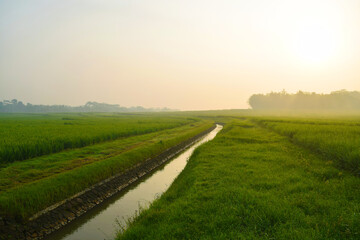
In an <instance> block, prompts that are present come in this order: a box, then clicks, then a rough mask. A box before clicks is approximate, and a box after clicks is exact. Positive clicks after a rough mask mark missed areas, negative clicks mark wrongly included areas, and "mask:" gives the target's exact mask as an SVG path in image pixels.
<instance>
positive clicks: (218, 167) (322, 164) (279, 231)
mask: <svg viewBox="0 0 360 240" xmlns="http://www.w3.org/2000/svg"><path fill="white" fill-rule="evenodd" d="M359 186H360V178H358V177H355V176H354V175H352V174H349V173H347V172H343V171H342V170H339V169H337V168H335V167H334V166H333V164H330V163H329V162H326V161H324V160H323V159H322V158H319V157H318V155H315V154H313V153H310V152H309V151H307V150H304V149H302V148H300V147H298V146H296V145H294V144H292V143H290V142H289V141H288V139H287V138H286V137H284V136H280V135H278V134H276V133H274V132H271V131H269V130H266V129H262V128H259V127H257V126H256V125H254V124H251V123H249V122H245V121H237V122H234V123H228V124H227V125H226V126H225V128H224V129H223V131H222V132H220V133H219V134H218V135H217V137H216V138H215V139H214V140H213V141H211V142H209V143H207V144H204V145H202V146H201V147H199V148H198V149H197V150H196V151H195V152H194V155H193V156H192V157H191V159H190V161H189V163H188V165H187V166H186V167H185V169H184V171H183V172H182V173H181V174H180V175H179V177H178V178H177V179H176V180H175V181H174V183H173V184H172V186H171V187H170V188H169V190H168V191H167V192H166V193H164V194H163V195H162V197H161V198H160V199H158V200H156V201H155V202H154V203H153V204H152V205H151V207H150V208H149V209H147V210H144V211H143V212H141V214H140V216H139V217H137V218H135V220H134V221H133V222H131V223H130V227H129V229H128V230H127V231H125V232H124V233H123V234H122V235H120V236H119V237H118V239H140V238H141V239H359V237H360V228H359V226H360V188H359Z"/></svg>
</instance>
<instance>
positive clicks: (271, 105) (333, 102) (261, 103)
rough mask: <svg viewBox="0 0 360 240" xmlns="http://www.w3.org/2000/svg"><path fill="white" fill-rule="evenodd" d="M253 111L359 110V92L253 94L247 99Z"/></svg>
mask: <svg viewBox="0 0 360 240" xmlns="http://www.w3.org/2000/svg"><path fill="white" fill-rule="evenodd" d="M249 105H250V106H251V107H252V108H253V109H304V110H305V109H325V110H326V109H329V110H330V109H334V110H339V109H341V110H360V92H357V91H353V92H349V91H346V90H339V91H334V92H331V93H330V94H317V93H314V92H312V93H308V92H303V91H298V92H297V93H295V94H289V93H287V92H286V91H285V90H283V91H281V92H278V93H277V92H270V93H267V94H254V95H252V96H251V97H250V98H249Z"/></svg>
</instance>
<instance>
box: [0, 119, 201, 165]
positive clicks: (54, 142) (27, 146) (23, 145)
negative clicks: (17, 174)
mask: <svg viewBox="0 0 360 240" xmlns="http://www.w3.org/2000/svg"><path fill="white" fill-rule="evenodd" d="M194 121H195V119H192V118H186V117H179V116H177V117H174V116H171V115H170V114H168V115H164V114H91V113H78V114H76V113H69V114H0V164H4V163H8V162H13V161H19V160H24V159H29V158H33V157H37V156H41V155H45V154H50V153H56V152H60V151H63V150H65V149H72V148H79V147H84V146H88V145H92V144H95V143H100V142H104V141H109V140H114V139H118V138H121V137H129V136H135V135H139V134H145V133H151V132H156V131H159V130H164V129H170V128H175V127H179V126H182V125H184V124H188V123H191V122H194Z"/></svg>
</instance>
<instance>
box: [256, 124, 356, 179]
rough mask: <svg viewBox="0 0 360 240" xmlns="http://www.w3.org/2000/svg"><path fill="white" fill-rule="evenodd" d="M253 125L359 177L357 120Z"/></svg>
mask: <svg viewBox="0 0 360 240" xmlns="http://www.w3.org/2000/svg"><path fill="white" fill-rule="evenodd" d="M253 121H255V122H256V123H258V124H259V125H260V126H263V127H265V128H268V129H271V130H273V131H275V132H277V133H280V134H282V135H284V136H287V137H288V138H289V139H290V140H291V141H292V142H293V143H295V144H298V145H299V146H302V147H304V148H306V149H309V150H310V151H312V152H315V153H317V154H320V155H321V156H322V157H323V158H324V159H325V160H326V161H327V162H331V163H333V164H334V165H336V166H337V167H339V168H341V169H344V170H347V171H350V172H351V173H353V174H355V175H357V176H360V121H359V120H352V119H343V120H339V119H337V120H319V119H317V120H316V119H313V120H299V119H273V118H272V119H271V118H270V119H268V118H256V119H253Z"/></svg>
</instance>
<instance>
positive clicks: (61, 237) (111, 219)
mask: <svg viewBox="0 0 360 240" xmlns="http://www.w3.org/2000/svg"><path fill="white" fill-rule="evenodd" d="M221 129H222V126H221V125H217V126H216V128H215V129H214V130H213V131H211V132H210V133H208V134H207V135H205V136H204V137H203V138H201V139H200V140H199V141H198V142H196V143H195V144H194V145H192V146H191V147H190V148H188V149H186V150H185V151H184V152H182V153H180V154H179V155H177V156H176V157H174V158H173V159H172V160H170V161H169V162H168V163H166V164H165V165H164V166H163V167H161V168H159V169H158V170H156V171H155V172H153V173H152V174H149V175H148V176H147V177H145V178H143V180H142V181H138V182H135V183H134V184H132V185H131V186H130V187H129V188H127V189H126V190H125V191H122V192H120V193H119V194H118V195H115V196H113V197H111V198H109V199H108V200H106V201H104V202H103V204H100V205H99V206H97V207H95V208H94V209H91V210H90V211H89V212H87V213H86V214H84V215H82V216H80V217H79V218H78V219H76V220H74V221H72V222H71V223H69V224H68V225H66V226H65V227H63V228H61V229H60V230H58V231H56V232H54V233H52V234H50V235H49V236H48V237H47V238H46V239H52V240H83V239H87V240H102V239H114V238H115V236H116V231H118V230H119V229H120V226H126V222H127V220H128V219H129V218H131V217H133V216H135V215H136V213H137V212H138V211H139V209H140V208H146V207H148V206H149V204H150V203H151V202H152V201H153V200H154V199H156V198H158V197H159V196H160V195H161V194H162V193H163V192H165V191H166V190H167V189H168V188H169V186H170V185H171V183H172V182H173V181H174V179H175V178H176V177H177V176H178V175H179V174H180V172H181V171H182V170H183V169H184V168H185V166H186V164H187V161H188V159H189V158H190V156H191V155H192V153H193V151H194V150H195V149H196V148H197V147H199V146H200V145H201V144H204V143H205V142H207V141H210V140H212V139H213V138H214V137H215V136H216V134H217V133H218V132H219V131H220V130H221Z"/></svg>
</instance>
